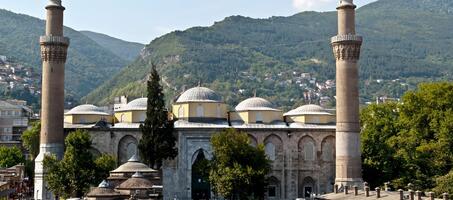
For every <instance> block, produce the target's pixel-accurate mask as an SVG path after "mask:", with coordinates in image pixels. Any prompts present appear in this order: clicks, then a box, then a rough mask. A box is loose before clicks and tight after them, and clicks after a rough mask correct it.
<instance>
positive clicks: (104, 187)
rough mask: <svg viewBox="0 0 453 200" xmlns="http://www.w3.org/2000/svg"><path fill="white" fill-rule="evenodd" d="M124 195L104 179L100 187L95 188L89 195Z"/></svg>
mask: <svg viewBox="0 0 453 200" xmlns="http://www.w3.org/2000/svg"><path fill="white" fill-rule="evenodd" d="M117 196H124V195H123V194H121V193H120V192H117V191H115V190H114V189H113V188H112V187H111V185H110V184H109V183H108V182H107V181H105V180H104V181H102V182H101V184H99V186H98V187H96V188H93V189H92V190H91V191H90V192H89V193H88V194H87V197H117Z"/></svg>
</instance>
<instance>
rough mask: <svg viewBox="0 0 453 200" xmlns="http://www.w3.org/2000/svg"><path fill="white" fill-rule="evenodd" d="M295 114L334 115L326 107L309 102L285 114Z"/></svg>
mask: <svg viewBox="0 0 453 200" xmlns="http://www.w3.org/2000/svg"><path fill="white" fill-rule="evenodd" d="M294 115H332V114H330V113H328V112H327V111H326V109H324V108H323V107H321V106H318V105H314V104H309V105H303V106H300V107H298V108H296V109H294V110H291V111H289V112H287V113H285V114H284V116H294Z"/></svg>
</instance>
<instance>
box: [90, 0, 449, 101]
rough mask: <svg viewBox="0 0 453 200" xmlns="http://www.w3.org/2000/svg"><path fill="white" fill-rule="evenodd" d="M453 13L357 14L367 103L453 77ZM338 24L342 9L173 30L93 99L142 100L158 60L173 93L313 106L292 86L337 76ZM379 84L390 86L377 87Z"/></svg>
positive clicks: (401, 3) (407, 9) (439, 7)
mask: <svg viewBox="0 0 453 200" xmlns="http://www.w3.org/2000/svg"><path fill="white" fill-rule="evenodd" d="M452 8H453V6H452V3H451V2H450V1H449V0H413V1H407V0H380V1H378V2H375V3H372V4H369V5H367V6H364V7H362V8H360V9H358V12H357V23H358V24H357V32H358V33H359V34H360V35H362V36H364V39H365V41H364V44H363V47H362V58H361V60H360V76H361V79H362V80H361V99H362V102H365V101H371V100H373V99H374V98H375V96H376V95H387V96H398V95H401V94H402V93H403V92H404V91H405V90H407V89H410V88H411V87H414V86H415V85H416V84H417V83H418V82H420V81H436V80H453V77H452V74H453V56H452V55H453V36H452V34H451V33H452V32H453V15H452V14H451V12H450V11H451V10H452ZM336 21H337V19H336V13H335V12H324V13H317V12H303V13H300V14H297V15H294V16H291V17H272V18H269V19H252V18H246V17H241V16H233V17H229V18H226V19H225V20H223V21H221V22H218V23H215V24H214V25H213V26H211V27H195V28H191V29H188V30H186V31H177V32H173V33H170V34H167V35H165V36H163V37H161V38H158V39H156V40H154V41H152V42H151V43H150V44H149V45H147V46H146V47H145V49H144V51H142V53H141V57H140V58H139V59H137V60H136V61H135V63H133V64H131V65H130V66H128V67H127V68H125V69H123V71H122V72H121V73H119V74H118V75H116V76H115V77H113V78H112V79H111V80H109V81H107V82H106V83H105V84H103V85H102V86H101V87H99V88H97V89H96V90H94V91H93V92H92V93H90V94H89V95H88V96H87V97H86V99H88V100H89V101H90V102H99V103H107V102H110V101H111V99H112V98H113V97H114V96H118V95H125V94H127V95H130V96H140V95H141V94H143V92H144V87H145V86H144V84H143V81H144V80H145V78H146V74H147V72H148V71H149V69H150V63H152V62H154V63H158V64H159V65H160V68H159V70H160V72H161V74H162V75H163V77H164V79H165V82H164V83H165V84H166V86H169V87H168V88H170V89H171V90H170V89H168V90H167V95H168V96H173V95H174V94H175V93H176V92H178V91H180V90H181V88H182V87H183V86H188V87H191V86H194V85H196V84H197V83H198V82H199V81H202V83H203V85H204V86H208V87H211V88H212V89H215V90H217V91H218V92H219V93H221V94H222V95H223V96H224V97H225V100H226V101H227V103H229V104H230V105H235V104H236V103H238V101H240V100H242V99H244V98H246V97H249V96H251V95H252V93H253V91H254V90H257V93H258V95H259V96H263V97H266V98H268V99H270V100H272V101H274V102H275V103H276V104H277V105H278V106H280V107H282V108H287V107H288V106H290V107H291V106H292V105H295V104H301V103H308V102H307V100H306V99H304V98H303V96H304V95H303V94H304V92H307V91H310V89H309V88H307V87H302V86H301V85H298V84H294V82H293V80H291V81H290V82H285V81H288V80H287V79H288V77H289V75H288V74H290V73H293V72H294V73H302V72H310V73H312V75H313V76H315V77H317V81H318V82H319V81H321V82H322V81H325V80H327V79H334V78H335V60H334V58H333V55H332V50H331V46H330V43H329V40H330V37H331V36H334V35H336V31H337V24H336ZM380 79H383V80H386V84H384V85H383V84H376V82H379V80H380ZM314 87H316V86H314ZM174 89H176V90H178V91H175V90H174ZM240 91H245V92H242V93H241V92H240ZM333 94H334V91H328V92H326V94H323V95H327V96H331V97H333Z"/></svg>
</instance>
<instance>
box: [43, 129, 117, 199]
mask: <svg viewBox="0 0 453 200" xmlns="http://www.w3.org/2000/svg"><path fill="white" fill-rule="evenodd" d="M65 147H66V150H65V152H64V156H63V159H62V160H61V161H59V160H57V158H56V156H55V155H47V156H46V157H45V158H44V168H45V169H46V170H47V176H46V177H45V179H46V181H47V183H48V186H49V189H50V190H51V191H52V192H53V193H54V194H55V195H59V196H61V197H63V198H68V197H82V196H83V195H84V194H85V193H86V192H87V191H88V189H89V188H90V186H92V185H95V184H98V182H97V181H99V180H102V179H104V178H106V175H108V171H110V170H112V169H113V167H114V166H115V165H114V164H112V163H113V162H114V159H112V157H111V156H107V155H102V156H101V157H99V158H98V159H97V160H95V159H94V156H93V155H92V153H91V152H90V148H91V138H90V135H89V134H88V133H87V132H86V131H82V130H77V131H75V132H71V133H70V134H69V135H68V136H67V137H66V139H65Z"/></svg>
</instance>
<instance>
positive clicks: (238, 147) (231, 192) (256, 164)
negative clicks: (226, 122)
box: [209, 129, 271, 199]
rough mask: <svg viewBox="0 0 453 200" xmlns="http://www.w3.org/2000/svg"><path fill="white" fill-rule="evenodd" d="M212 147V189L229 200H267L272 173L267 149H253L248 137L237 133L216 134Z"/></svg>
mask: <svg viewBox="0 0 453 200" xmlns="http://www.w3.org/2000/svg"><path fill="white" fill-rule="evenodd" d="M211 143H212V147H213V149H214V153H213V154H214V156H213V159H212V161H211V162H210V173H209V180H210V182H211V184H212V186H213V187H212V189H213V190H214V191H215V192H216V193H218V194H219V195H221V196H223V197H225V198H227V199H248V198H255V199H263V198H264V193H265V188H266V186H267V179H266V175H267V174H268V173H269V172H270V169H271V167H270V161H269V160H268V159H267V157H266V154H265V152H264V147H263V145H259V146H258V147H257V148H255V147H253V146H251V145H250V141H249V137H248V135H247V133H244V132H240V131H237V130H235V129H227V130H224V131H222V132H220V133H217V134H215V135H214V136H213V137H212V138H211Z"/></svg>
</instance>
